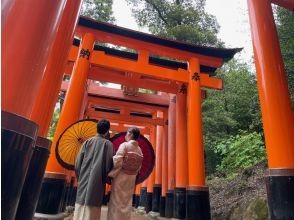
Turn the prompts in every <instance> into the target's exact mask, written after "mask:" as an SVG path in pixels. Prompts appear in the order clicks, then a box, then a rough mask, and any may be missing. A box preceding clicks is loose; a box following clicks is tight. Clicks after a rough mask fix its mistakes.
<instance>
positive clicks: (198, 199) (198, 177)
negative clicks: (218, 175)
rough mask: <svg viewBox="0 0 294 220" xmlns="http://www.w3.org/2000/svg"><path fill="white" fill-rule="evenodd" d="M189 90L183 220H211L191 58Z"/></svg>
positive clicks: (197, 68)
mask: <svg viewBox="0 0 294 220" xmlns="http://www.w3.org/2000/svg"><path fill="white" fill-rule="evenodd" d="M188 69H189V73H190V79H189V86H188V115H187V119H188V167H189V172H188V176H189V179H188V187H187V191H186V198H187V200H186V201H187V204H186V218H187V219H210V205H209V192H208V187H206V186H205V165H204V147H203V137H202V117H201V90H200V77H199V73H200V64H199V60H198V59H196V58H191V60H190V61H189V64H188Z"/></svg>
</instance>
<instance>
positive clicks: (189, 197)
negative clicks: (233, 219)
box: [186, 187, 211, 220]
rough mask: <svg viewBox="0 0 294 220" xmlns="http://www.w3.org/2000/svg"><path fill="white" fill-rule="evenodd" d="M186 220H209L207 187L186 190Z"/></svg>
mask: <svg viewBox="0 0 294 220" xmlns="http://www.w3.org/2000/svg"><path fill="white" fill-rule="evenodd" d="M186 219H187V220H193V219H197V220H210V219H211V217H210V204H209V191H208V187H197V188H195V189H187V190H186Z"/></svg>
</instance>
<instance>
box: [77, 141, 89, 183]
mask: <svg viewBox="0 0 294 220" xmlns="http://www.w3.org/2000/svg"><path fill="white" fill-rule="evenodd" d="M86 144H87V141H86V142H84V143H83V145H82V146H81V149H80V152H79V154H78V156H77V159H76V162H75V172H76V177H77V180H79V176H80V171H81V167H82V164H83V160H84V156H85V148H86Z"/></svg>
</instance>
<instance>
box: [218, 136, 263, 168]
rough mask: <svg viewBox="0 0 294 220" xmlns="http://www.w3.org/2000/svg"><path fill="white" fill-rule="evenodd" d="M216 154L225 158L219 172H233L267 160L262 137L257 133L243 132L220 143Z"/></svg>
mask: <svg viewBox="0 0 294 220" xmlns="http://www.w3.org/2000/svg"><path fill="white" fill-rule="evenodd" d="M215 152H216V153H219V154H220V155H221V156H222V157H223V158H222V161H221V164H220V165H219V166H218V167H217V169H218V170H219V171H225V172H233V171H237V170H239V169H241V168H246V167H249V166H252V165H255V164H257V163H258V162H260V161H262V160H264V159H265V150H264V144H263V141H262V137H261V135H260V134H258V133H256V132H244V131H241V132H240V133H239V134H238V135H236V136H231V137H230V138H228V139H227V140H224V141H221V142H219V143H218V144H217V145H216V146H215Z"/></svg>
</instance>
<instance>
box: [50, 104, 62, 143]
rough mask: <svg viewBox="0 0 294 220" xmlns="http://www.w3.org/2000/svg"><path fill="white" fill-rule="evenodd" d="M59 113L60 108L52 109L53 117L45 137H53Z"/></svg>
mask: <svg viewBox="0 0 294 220" xmlns="http://www.w3.org/2000/svg"><path fill="white" fill-rule="evenodd" d="M59 115H60V110H59V109H58V108H56V109H55V110H54V112H53V117H52V120H51V124H50V128H49V132H48V135H47V138H48V139H50V140H52V139H53V136H54V133H55V130H56V126H57V122H58V119H59Z"/></svg>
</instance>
